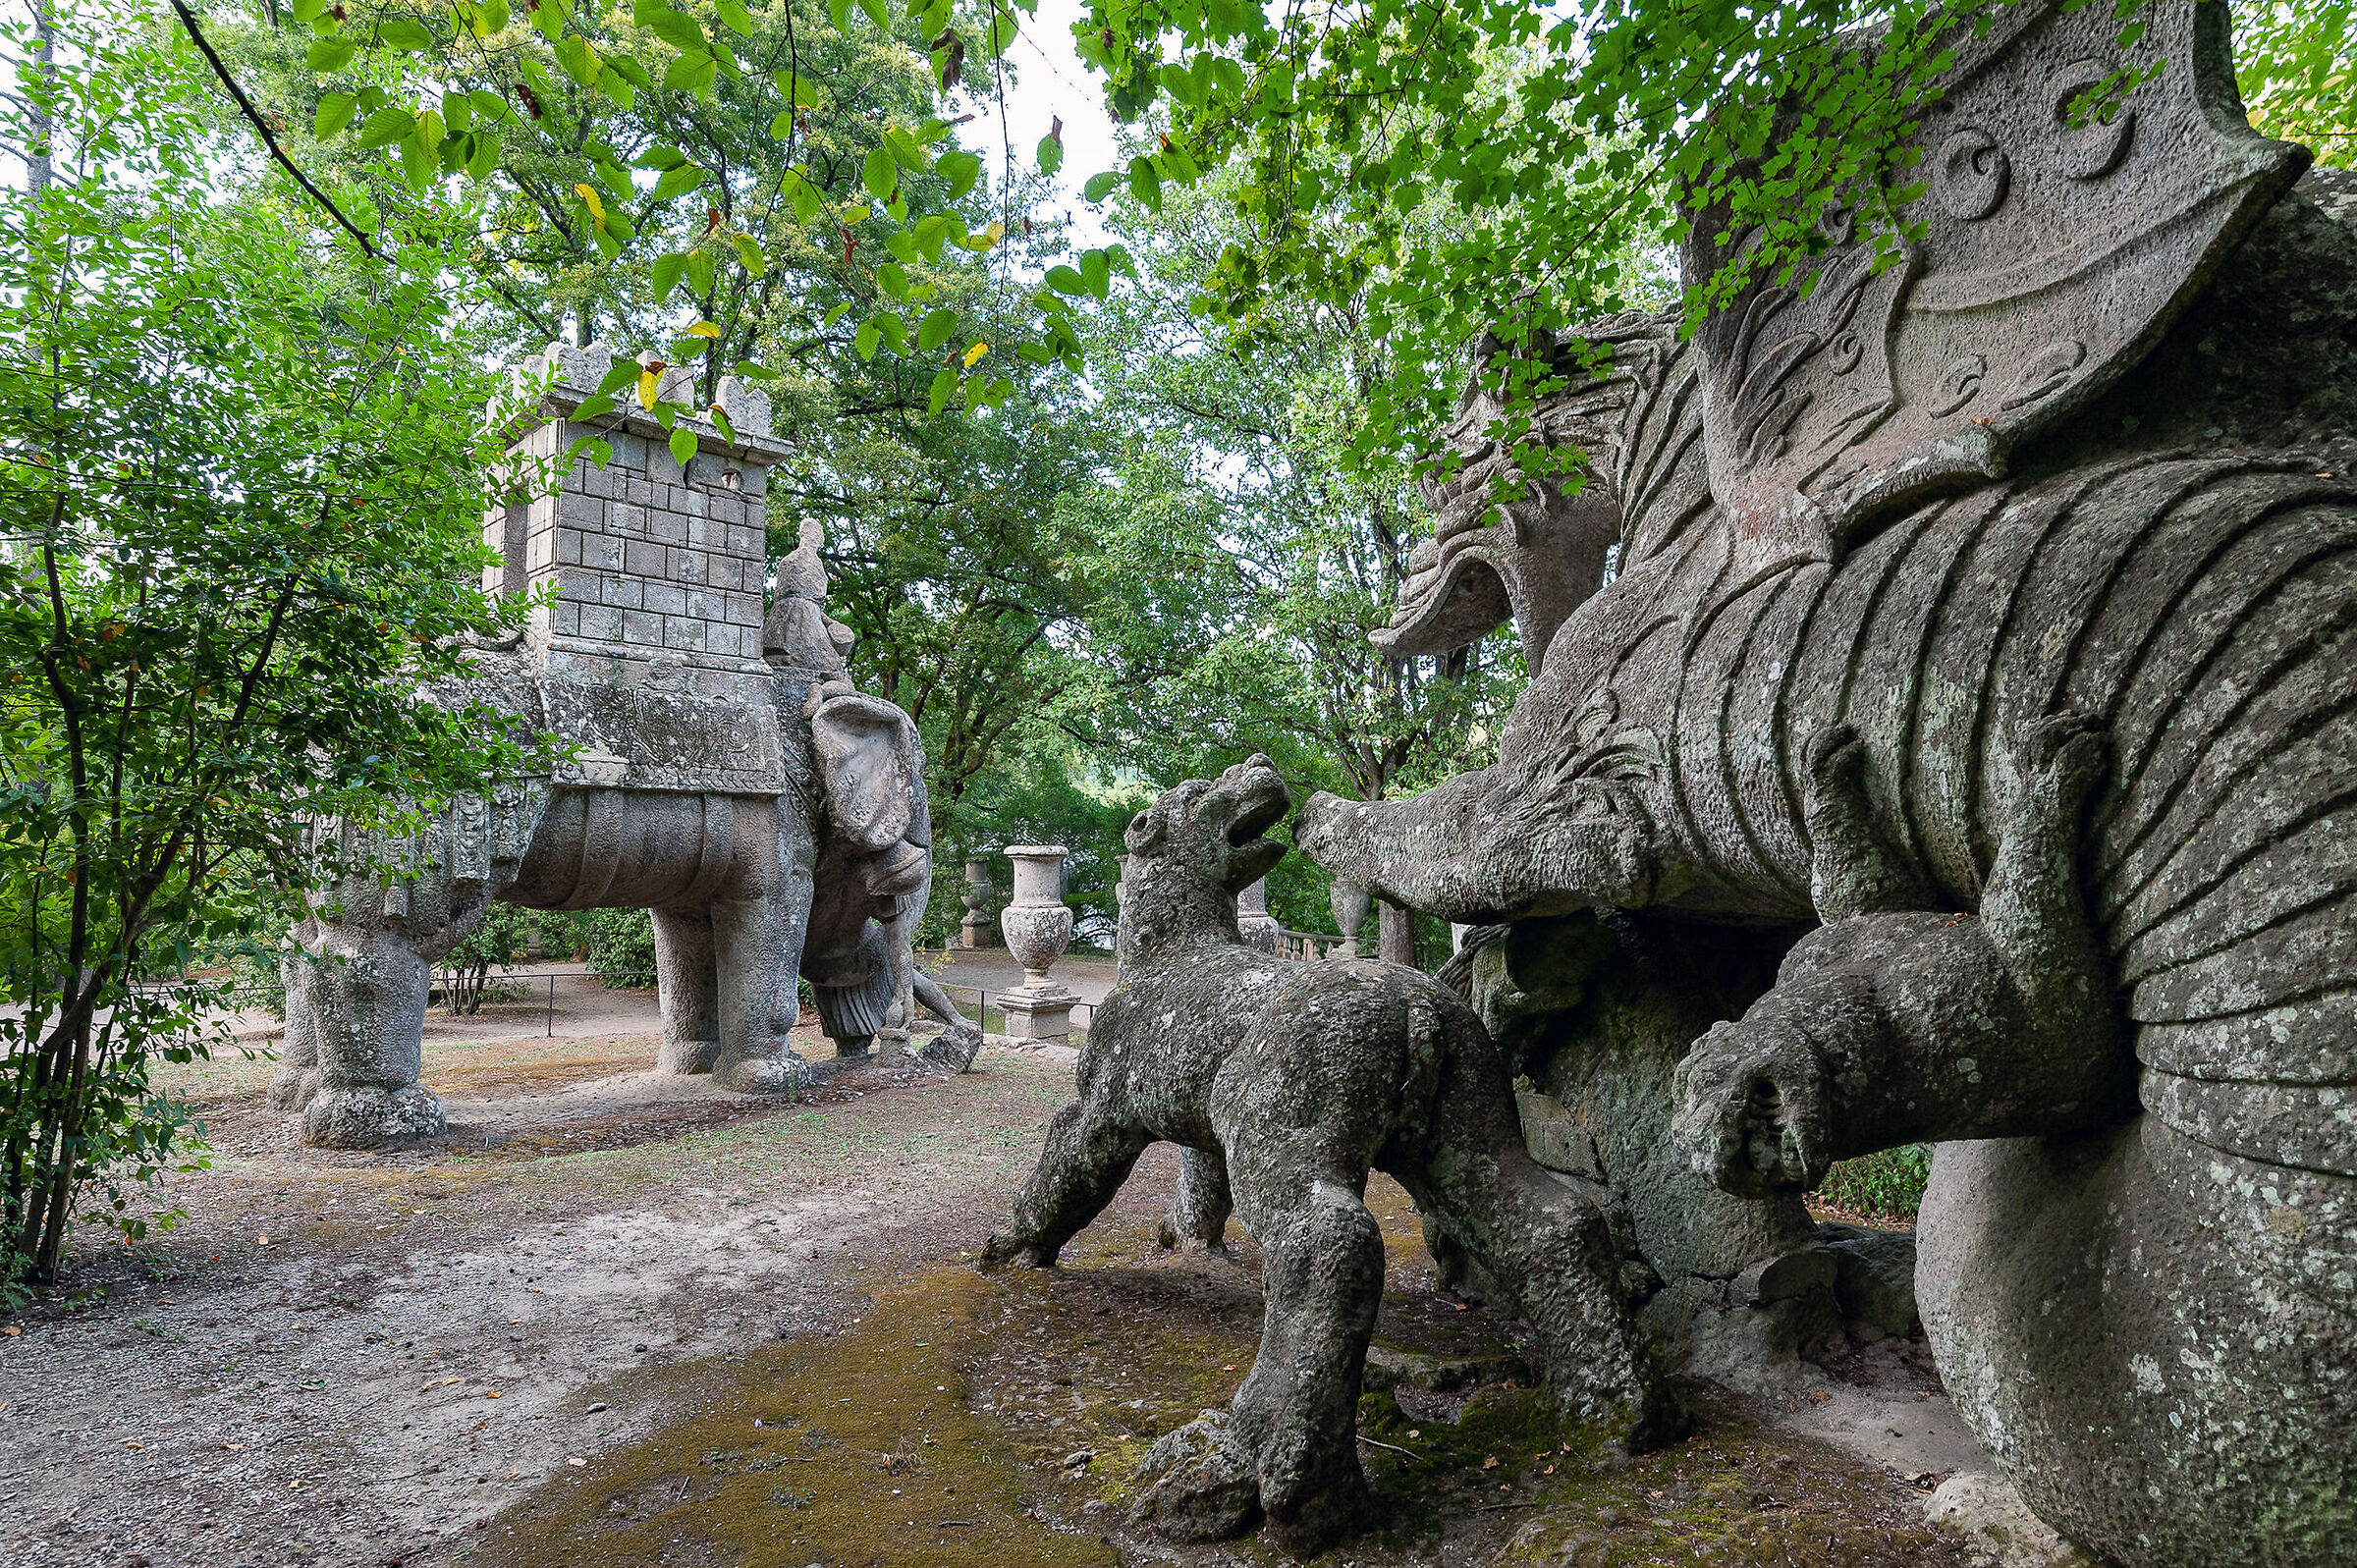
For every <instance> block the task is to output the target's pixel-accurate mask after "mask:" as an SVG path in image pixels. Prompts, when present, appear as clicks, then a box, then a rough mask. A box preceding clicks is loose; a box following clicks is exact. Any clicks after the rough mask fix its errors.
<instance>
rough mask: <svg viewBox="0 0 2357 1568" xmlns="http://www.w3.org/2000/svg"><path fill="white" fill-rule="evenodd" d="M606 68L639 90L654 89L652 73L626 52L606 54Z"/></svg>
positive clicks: (649, 90)
mask: <svg viewBox="0 0 2357 1568" xmlns="http://www.w3.org/2000/svg"><path fill="white" fill-rule="evenodd" d="M606 69H607V70H608V71H611V72H613V73H614V74H615V75H616V76H618V77H620V78H622V80H623V81H627V82H629V83H630V85H631V86H633V87H636V88H637V89H638V90H639V91H640V92H652V91H654V90H655V79H654V76H653V74H652V73H650V72H649V71H648V70H647V69H646V67H644V66H642V65H640V64H639V63H638V62H637V61H635V60H633V59H631V58H630V56H629V55H627V54H622V53H615V54H610V55H608V56H606Z"/></svg>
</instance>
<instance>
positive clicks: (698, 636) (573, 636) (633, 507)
mask: <svg viewBox="0 0 2357 1568" xmlns="http://www.w3.org/2000/svg"><path fill="white" fill-rule="evenodd" d="M613 363H614V358H613V355H612V353H611V352H610V351H608V350H607V349H606V348H605V347H604V346H603V345H599V344H592V345H591V346H589V347H588V348H586V349H572V348H568V347H566V346H564V345H562V344H552V345H551V346H550V347H549V348H548V350H547V351H545V352H543V353H541V354H539V355H537V356H535V357H534V358H533V359H531V360H529V361H527V362H526V364H525V365H524V367H523V374H524V375H525V376H526V377H528V378H532V379H535V380H536V379H538V378H539V377H542V376H547V377H549V378H550V380H549V386H548V389H547V391H546V392H545V393H544V394H543V396H542V398H541V404H540V409H539V414H538V417H537V418H535V419H532V420H529V421H524V422H521V423H520V424H519V426H518V427H516V428H515V429H514V430H513V431H512V432H511V434H512V439H513V442H514V446H513V449H512V450H514V452H515V453H516V455H517V456H518V458H520V459H521V460H526V461H536V462H552V461H555V460H558V459H560V458H561V457H562V455H563V454H564V453H565V452H566V451H567V450H569V449H570V448H571V447H572V445H573V443H574V442H575V441H576V440H577V439H579V438H581V437H584V436H588V437H594V438H596V439H598V440H601V441H604V442H605V443H606V444H607V446H608V447H609V448H610V449H611V451H612V457H611V459H610V460H608V461H607V462H606V463H605V464H604V465H603V466H600V465H597V464H595V463H592V462H590V461H589V460H587V459H585V458H583V459H576V460H574V461H573V462H572V463H571V464H569V465H568V466H567V468H566V470H565V471H564V473H563V474H562V476H561V479H560V482H559V484H558V486H557V488H556V490H555V492H554V493H553V494H549V495H544V496H542V497H540V498H539V499H537V500H531V501H519V502H516V503H513V504H511V505H509V506H506V507H503V508H499V509H497V510H494V511H493V512H491V513H490V514H488V515H487V516H486V517H485V519H484V523H483V534H484V538H485V540H486V541H487V542H488V543H489V544H490V545H491V546H492V547H493V548H494V549H496V550H498V551H499V552H500V555H501V557H502V565H501V566H500V567H498V568H493V569H492V572H491V574H490V580H488V581H487V582H486V584H485V586H487V587H491V588H494V589H499V590H503V591H506V592H509V593H520V592H523V591H527V590H531V589H538V588H541V587H543V586H544V585H551V584H553V585H554V587H555V589H556V595H555V598H554V599H553V600H551V601H550V602H549V603H547V604H545V605H541V606H538V607H536V608H535V609H534V610H533V612H532V617H531V623H530V632H529V637H530V641H531V643H532V644H533V646H534V647H535V649H537V650H540V651H541V652H542V653H543V656H544V658H545V660H546V667H547V669H548V671H549V673H550V674H552V675H557V676H570V677H572V678H576V679H589V680H621V681H623V682H626V683H634V681H635V680H637V679H642V678H643V677H644V676H645V675H646V674H647V672H648V669H649V668H650V667H651V666H653V665H655V664H657V663H664V664H670V665H674V666H677V667H681V668H682V669H683V670H684V672H686V673H689V676H688V680H687V681H686V684H687V685H689V686H690V687H691V689H693V690H695V691H697V692H700V693H702V694H704V695H707V696H724V695H733V694H737V691H738V688H739V687H740V685H741V684H742V680H741V677H747V676H762V677H766V676H767V675H768V667H767V666H766V665H764V664H763V663H762V660H761V614H762V583H763V575H764V570H765V566H764V554H765V552H764V525H765V514H766V506H767V503H766V500H765V497H766V494H767V490H768V475H769V469H770V465H771V464H772V463H774V462H776V461H777V460H779V459H780V458H781V457H783V456H784V455H785V453H784V449H783V448H782V447H780V446H778V445H777V444H776V443H775V442H774V441H773V439H772V437H771V436H770V433H769V399H768V397H767V396H766V395H765V394H763V393H760V392H757V391H753V390H751V389H749V388H745V387H743V386H741V385H740V384H739V383H738V382H737V381H736V379H735V378H734V377H723V378H722V380H721V383H720V406H721V409H722V411H723V412H724V413H725V414H726V415H727V417H728V420H729V426H730V428H729V431H728V432H727V433H726V434H724V433H723V432H722V430H721V429H720V427H719V426H718V424H716V423H714V422H713V421H711V420H709V419H695V418H687V417H685V416H683V417H682V418H681V419H680V421H679V423H678V425H677V426H676V428H678V429H684V430H687V431H689V432H691V433H692V434H693V435H694V437H695V442H696V451H695V455H694V456H693V457H691V458H689V459H688V460H687V461H686V462H685V463H684V464H683V463H681V462H680V461H678V460H676V459H675V458H673V456H672V454H671V448H670V436H671V434H672V432H671V431H669V430H666V429H664V428H663V426H662V425H660V424H659V423H658V422H657V421H656V420H655V419H654V417H653V416H652V415H650V414H648V413H646V412H645V411H644V410H643V409H641V408H639V407H638V406H637V405H636V404H635V403H633V402H629V401H626V402H625V403H624V405H623V406H622V407H620V408H618V409H617V410H616V411H615V412H614V413H611V414H607V415H603V416H601V417H599V418H597V419H595V420H592V421H581V420H578V419H576V418H574V417H573V414H574V412H575V410H576V409H577V408H578V407H579V406H580V405H581V404H582V403H583V402H584V401H586V400H587V399H588V398H589V397H590V396H591V395H593V394H594V393H595V392H596V391H597V387H598V384H599V383H600V382H601V381H603V380H604V379H605V377H606V374H607V372H608V371H609V370H610V369H611V368H612V367H613ZM688 377H689V372H687V371H686V370H684V369H674V370H671V371H669V372H667V373H666V376H665V381H664V386H663V395H664V396H665V397H666V398H670V399H675V400H676V399H679V398H681V397H683V396H684V395H685V385H686V383H687V381H688ZM732 437H733V438H734V439H731V438H732Z"/></svg>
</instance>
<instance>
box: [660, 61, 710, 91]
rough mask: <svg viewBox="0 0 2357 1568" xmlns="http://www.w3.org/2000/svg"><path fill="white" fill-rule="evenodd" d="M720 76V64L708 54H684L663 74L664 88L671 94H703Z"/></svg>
mask: <svg viewBox="0 0 2357 1568" xmlns="http://www.w3.org/2000/svg"><path fill="white" fill-rule="evenodd" d="M719 75H720V62H719V61H717V60H715V59H713V58H712V57H711V56H710V55H708V54H684V55H682V56H680V57H679V58H678V59H677V60H674V61H673V62H672V63H671V69H670V70H668V71H666V72H664V73H663V86H664V89H665V90H666V91H670V92H694V93H701V92H703V91H704V90H705V89H706V88H708V87H710V86H711V85H712V83H713V81H714V80H715V79H716V78H718V77H719Z"/></svg>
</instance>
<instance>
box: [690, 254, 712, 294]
mask: <svg viewBox="0 0 2357 1568" xmlns="http://www.w3.org/2000/svg"><path fill="white" fill-rule="evenodd" d="M687 292H688V293H689V294H692V295H694V296H695V297H697V298H698V299H701V298H704V297H707V296H708V295H710V294H711V293H712V252H711V251H709V250H693V251H690V252H688V255H687Z"/></svg>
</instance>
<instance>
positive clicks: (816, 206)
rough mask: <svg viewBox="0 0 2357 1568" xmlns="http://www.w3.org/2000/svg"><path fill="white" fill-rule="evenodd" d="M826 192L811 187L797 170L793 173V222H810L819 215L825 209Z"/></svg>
mask: <svg viewBox="0 0 2357 1568" xmlns="http://www.w3.org/2000/svg"><path fill="white" fill-rule="evenodd" d="M826 204H827V197H826V192H825V191H823V190H821V189H818V187H816V186H814V185H812V184H811V183H810V182H809V181H808V180H806V179H804V178H803V177H802V173H801V171H800V170H798V169H797V170H795V171H794V220H795V222H796V223H808V222H810V221H811V220H813V219H814V218H816V217H817V216H818V215H819V213H820V212H821V211H822V210H823V209H824V208H825V207H826Z"/></svg>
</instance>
